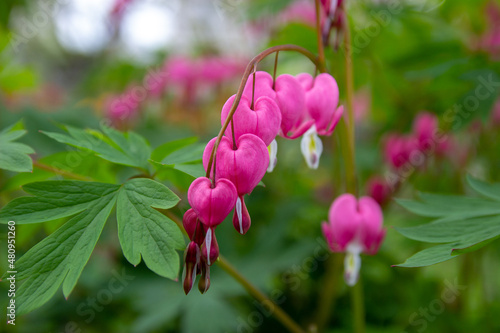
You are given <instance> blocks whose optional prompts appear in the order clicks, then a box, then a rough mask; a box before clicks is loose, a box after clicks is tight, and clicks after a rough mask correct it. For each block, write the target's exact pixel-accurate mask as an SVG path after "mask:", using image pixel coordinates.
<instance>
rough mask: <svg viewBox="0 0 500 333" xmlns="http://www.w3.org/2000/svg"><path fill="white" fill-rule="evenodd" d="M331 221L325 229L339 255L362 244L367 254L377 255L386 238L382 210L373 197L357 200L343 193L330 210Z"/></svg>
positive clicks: (332, 247) (324, 225)
mask: <svg viewBox="0 0 500 333" xmlns="http://www.w3.org/2000/svg"><path fill="white" fill-rule="evenodd" d="M328 220H329V222H328V223H326V222H325V223H323V225H322V229H323V233H324V235H325V238H326V239H327V242H328V244H329V245H330V248H331V249H332V251H335V252H343V251H345V250H346V247H347V246H348V245H349V244H352V243H359V244H360V245H362V247H363V251H364V252H365V253H368V254H374V253H376V252H377V251H378V248H379V246H380V243H381V241H382V239H383V238H384V236H385V230H384V229H383V228H382V222H383V215H382V209H381V208H380V205H379V204H378V203H377V202H376V201H375V200H373V199H372V198H370V197H361V198H360V199H359V200H357V199H356V197H354V196H353V195H352V194H342V195H341V196H340V197H338V198H337V199H335V201H334V202H333V204H332V206H331V207H330V211H329V212H328Z"/></svg>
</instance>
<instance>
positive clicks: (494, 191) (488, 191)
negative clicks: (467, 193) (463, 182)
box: [467, 175, 500, 201]
mask: <svg viewBox="0 0 500 333" xmlns="http://www.w3.org/2000/svg"><path fill="white" fill-rule="evenodd" d="M467 182H468V183H469V185H470V187H472V189H473V190H474V191H476V192H478V193H479V194H482V195H484V196H485V197H488V198H490V199H493V200H496V201H500V184H499V183H497V184H488V183H485V182H482V181H480V180H479V179H476V178H474V177H472V176H471V175H467Z"/></svg>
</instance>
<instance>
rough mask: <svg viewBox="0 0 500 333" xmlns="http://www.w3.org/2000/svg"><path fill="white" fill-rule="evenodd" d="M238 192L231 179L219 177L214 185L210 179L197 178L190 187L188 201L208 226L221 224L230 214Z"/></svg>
mask: <svg viewBox="0 0 500 333" xmlns="http://www.w3.org/2000/svg"><path fill="white" fill-rule="evenodd" d="M237 198H238V192H237V191H236V187H235V186H234V185H233V183H232V182H231V181H229V180H228V179H225V178H218V179H217V180H216V181H215V184H214V185H213V186H212V182H211V181H210V179H208V178H206V177H200V178H197V179H195V180H194V181H193V182H192V183H191V185H190V186H189V189H188V201H189V203H190V204H191V207H192V208H193V210H194V211H195V212H196V214H197V215H198V218H199V219H200V221H201V222H202V223H203V224H204V225H205V226H206V227H208V228H211V227H216V226H217V225H219V224H220V223H221V222H222V221H224V219H225V218H226V216H228V215H229V213H230V212H231V210H232V209H233V207H234V205H235V204H236V199H237Z"/></svg>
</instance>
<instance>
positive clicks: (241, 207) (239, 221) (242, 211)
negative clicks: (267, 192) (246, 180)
mask: <svg viewBox="0 0 500 333" xmlns="http://www.w3.org/2000/svg"><path fill="white" fill-rule="evenodd" d="M251 225H252V219H251V218H250V213H248V209H247V206H246V205H245V200H244V199H243V196H242V195H241V196H239V197H238V200H236V205H235V206H234V215H233V226H234V229H236V231H238V232H239V233H240V234H242V235H244V234H246V233H247V231H248V229H250V226H251Z"/></svg>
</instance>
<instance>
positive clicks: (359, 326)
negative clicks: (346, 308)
mask: <svg viewBox="0 0 500 333" xmlns="http://www.w3.org/2000/svg"><path fill="white" fill-rule="evenodd" d="M351 308H352V314H353V325H354V326H353V327H354V332H355V333H364V332H365V304H364V296H363V284H362V283H361V277H360V278H359V280H358V282H357V283H356V284H355V285H354V286H353V287H352V288H351Z"/></svg>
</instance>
